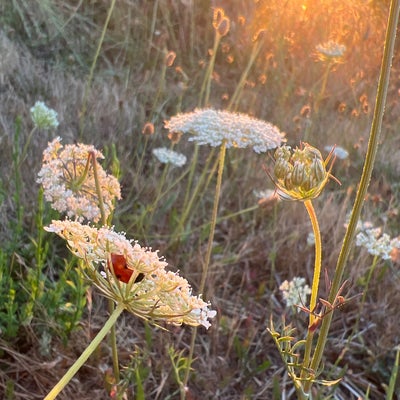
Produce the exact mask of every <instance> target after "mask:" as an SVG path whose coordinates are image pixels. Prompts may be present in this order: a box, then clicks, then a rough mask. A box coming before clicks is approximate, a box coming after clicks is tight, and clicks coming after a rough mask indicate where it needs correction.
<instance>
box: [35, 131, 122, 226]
mask: <svg viewBox="0 0 400 400" xmlns="http://www.w3.org/2000/svg"><path fill="white" fill-rule="evenodd" d="M91 154H92V155H93V156H94V158H95V159H96V161H94V160H93V158H92V156H91ZM98 158H104V156H103V154H102V153H101V152H100V151H98V150H96V149H95V148H94V147H93V146H91V145H85V144H82V143H79V144H77V145H66V146H65V147H64V148H63V146H62V144H61V139H60V138H59V137H58V138H56V139H54V140H53V141H52V142H50V143H49V145H48V147H47V148H46V149H45V150H44V152H43V165H42V168H41V170H40V171H39V174H38V176H39V178H38V183H41V184H42V186H43V190H44V196H45V199H46V200H47V201H48V202H50V203H51V204H52V207H53V209H55V210H57V211H59V212H62V213H63V212H65V213H66V214H67V216H68V217H70V218H76V219H77V220H78V221H82V220H84V219H87V220H88V221H93V222H98V221H99V220H100V217H101V211H100V208H99V197H98V196H99V195H100V194H99V193H98V191H97V188H96V182H95V177H94V170H93V163H94V162H95V163H96V171H97V177H98V181H99V187H100V190H101V196H102V200H103V205H104V212H105V217H106V218H107V217H108V216H109V215H110V213H111V212H112V211H113V210H114V200H115V199H116V198H117V199H120V198H121V188H120V185H119V182H118V180H117V179H116V178H115V177H114V176H112V175H108V174H107V173H106V172H105V171H104V169H103V168H102V167H101V166H100V164H99V163H98V162H97V159H98Z"/></svg>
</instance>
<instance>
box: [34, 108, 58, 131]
mask: <svg viewBox="0 0 400 400" xmlns="http://www.w3.org/2000/svg"><path fill="white" fill-rule="evenodd" d="M30 111H31V117H32V121H33V123H34V125H35V127H36V128H41V129H51V128H57V126H58V120H57V115H58V114H57V112H56V111H54V110H52V109H51V108H48V107H47V106H46V104H44V103H43V102H42V101H37V102H36V103H35V105H34V106H33V107H31V110H30Z"/></svg>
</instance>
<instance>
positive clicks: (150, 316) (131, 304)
mask: <svg viewBox="0 0 400 400" xmlns="http://www.w3.org/2000/svg"><path fill="white" fill-rule="evenodd" d="M45 229H46V230H47V231H49V232H54V233H56V234H57V235H59V236H60V237H62V238H64V239H65V240H66V241H67V242H68V247H69V249H70V250H71V252H72V253H73V254H74V255H75V256H77V257H79V258H81V259H82V260H84V268H83V272H84V274H85V276H86V277H87V278H88V280H89V281H90V282H91V283H93V285H94V286H95V287H97V288H98V289H99V290H100V292H101V293H102V294H103V295H104V296H106V297H107V298H109V299H111V300H113V301H115V302H116V303H118V304H121V303H122V304H124V305H125V309H126V310H127V311H129V312H131V313H132V314H134V315H136V316H138V317H140V318H144V319H146V320H151V321H154V322H157V321H166V322H167V323H170V324H175V325H180V324H182V323H184V324H188V325H193V326H198V325H203V326H204V327H206V328H209V326H210V322H209V319H211V318H213V317H214V316H215V315H216V312H215V311H213V310H210V309H209V308H208V307H209V304H208V303H206V302H204V301H203V300H202V299H201V297H199V296H193V295H192V290H191V287H190V285H189V283H188V282H187V280H186V279H184V278H182V277H181V276H179V275H178V274H177V273H174V272H171V271H167V270H166V269H165V268H166V266H167V265H168V264H167V263H166V262H165V261H164V260H163V259H162V258H160V257H159V256H158V253H157V252H156V251H152V250H151V249H148V248H144V247H141V246H140V245H139V244H138V243H137V242H135V241H132V240H128V239H127V238H126V236H125V234H123V233H118V232H115V231H114V230H113V229H111V228H105V227H103V228H99V229H97V228H94V227H91V226H89V225H83V224H81V223H79V222H76V221H68V220H67V221H53V222H52V224H51V225H50V226H48V227H46V228H45ZM115 255H118V257H115ZM113 258H114V259H115V258H117V259H123V260H124V265H123V268H125V269H127V270H129V271H131V276H130V278H129V279H128V280H124V279H121V277H120V276H119V275H118V272H119V271H117V268H116V267H117V265H116V264H115V265H114V264H113Z"/></svg>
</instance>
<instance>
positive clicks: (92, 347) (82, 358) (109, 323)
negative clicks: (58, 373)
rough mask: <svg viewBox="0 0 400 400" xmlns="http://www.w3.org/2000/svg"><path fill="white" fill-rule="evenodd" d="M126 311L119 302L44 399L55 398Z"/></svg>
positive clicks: (51, 399) (50, 399)
mask: <svg viewBox="0 0 400 400" xmlns="http://www.w3.org/2000/svg"><path fill="white" fill-rule="evenodd" d="M122 311H124V305H123V304H118V305H117V307H116V308H115V310H114V312H113V313H112V314H111V315H110V317H109V318H108V320H107V322H106V323H105V324H104V326H103V328H101V330H100V332H99V333H98V334H97V335H96V337H95V338H94V339H93V340H92V341H91V343H90V344H89V346H88V347H87V348H86V350H85V351H84V352H83V353H82V354H81V355H80V357H79V358H78V359H77V360H76V361H75V362H74V364H73V365H72V366H71V368H70V369H69V370H68V371H67V372H66V374H65V375H64V376H63V377H62V378H61V379H60V380H59V381H58V383H57V384H56V385H55V386H54V387H53V389H52V390H51V391H50V392H49V394H48V395H47V396H46V397H45V398H44V400H53V399H55V398H56V397H57V396H58V394H59V393H60V392H61V391H62V390H63V389H64V387H65V386H66V385H67V384H68V382H69V381H70V380H71V379H72V378H73V377H74V375H75V374H76V373H77V372H78V370H79V368H81V367H82V365H83V364H84V363H85V362H86V361H87V359H88V358H89V357H90V355H91V354H92V353H93V352H94V351H95V350H96V348H97V346H98V345H99V344H100V342H101V341H102V340H103V339H104V337H105V336H106V335H107V333H108V332H109V330H110V329H111V327H112V326H114V324H115V322H116V321H117V319H118V317H119V316H120V314H121V313H122Z"/></svg>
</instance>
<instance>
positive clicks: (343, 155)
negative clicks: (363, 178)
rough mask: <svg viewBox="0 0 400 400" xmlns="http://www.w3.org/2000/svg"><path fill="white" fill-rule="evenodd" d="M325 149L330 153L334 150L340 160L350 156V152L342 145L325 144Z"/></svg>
mask: <svg viewBox="0 0 400 400" xmlns="http://www.w3.org/2000/svg"><path fill="white" fill-rule="evenodd" d="M324 150H325V151H327V152H328V153H330V152H331V151H332V150H333V155H334V156H336V157H337V158H339V160H345V159H346V158H347V157H348V156H349V152H348V151H347V150H345V149H344V148H343V147H340V146H325V147H324Z"/></svg>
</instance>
